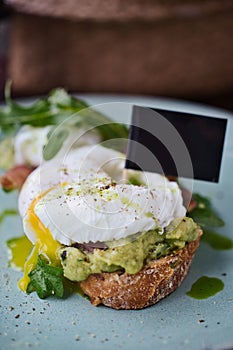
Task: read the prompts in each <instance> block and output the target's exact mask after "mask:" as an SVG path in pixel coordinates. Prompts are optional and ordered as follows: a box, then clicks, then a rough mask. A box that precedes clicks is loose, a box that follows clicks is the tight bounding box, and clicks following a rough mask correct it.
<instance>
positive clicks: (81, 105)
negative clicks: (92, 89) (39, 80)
mask: <svg viewBox="0 0 233 350" xmlns="http://www.w3.org/2000/svg"><path fill="white" fill-rule="evenodd" d="M5 100H6V106H5V107H0V136H1V134H4V136H6V134H14V133H16V132H17V130H18V129H19V127H20V126H22V125H25V124H27V125H31V126H34V127H37V126H38V127H39V126H40V127H42V126H46V125H56V126H58V125H60V126H59V128H58V131H57V133H55V134H54V133H53V134H52V135H50V136H51V137H50V138H49V142H48V145H46V148H45V149H44V158H45V160H50V159H51V158H53V157H54V156H55V155H56V154H57V152H58V151H59V150H60V148H61V147H62V145H63V143H64V141H65V140H66V138H67V137H68V136H69V131H70V130H71V129H73V130H74V128H83V129H84V130H89V129H95V131H97V132H98V133H99V134H100V136H101V138H102V141H105V140H111V139H116V138H121V139H123V138H126V139H127V138H128V129H127V128H126V127H125V126H124V125H122V124H119V123H113V122H112V120H111V119H109V118H108V117H106V116H104V115H103V114H102V113H100V112H98V111H96V110H94V109H92V108H90V107H88V104H87V103H86V102H84V101H83V100H80V99H77V98H75V97H73V96H71V95H70V94H68V93H67V92H66V91H65V90H64V89H62V88H57V89H55V90H53V91H51V92H50V93H49V95H48V97H47V98H41V99H39V100H37V101H35V102H34V103H32V104H31V105H22V104H18V103H16V102H15V101H13V100H12V99H11V96H10V83H7V84H6V88H5ZM70 117H72V118H70ZM64 121H65V123H64V124H63V122H64ZM67 127H68V128H67ZM70 127H71V128H70ZM63 129H65V130H63ZM0 138H1V137H0ZM113 146H114V145H113ZM113 148H116V147H113Z"/></svg>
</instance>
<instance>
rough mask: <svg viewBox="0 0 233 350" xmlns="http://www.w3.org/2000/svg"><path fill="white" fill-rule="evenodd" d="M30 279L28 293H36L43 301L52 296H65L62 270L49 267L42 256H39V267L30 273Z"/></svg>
mask: <svg viewBox="0 0 233 350" xmlns="http://www.w3.org/2000/svg"><path fill="white" fill-rule="evenodd" d="M29 277H30V283H29V284H28V288H27V293H31V292H34V291H36V293H37V294H38V296H39V298H41V299H44V298H46V297H48V296H51V295H55V296H57V297H59V298H62V296H63V294H64V286H63V280H62V277H63V269H62V268H60V267H57V266H52V265H49V264H48V263H47V262H46V260H45V259H44V258H43V257H42V256H38V261H37V266H36V268H35V270H32V271H31V272H30V273H29Z"/></svg>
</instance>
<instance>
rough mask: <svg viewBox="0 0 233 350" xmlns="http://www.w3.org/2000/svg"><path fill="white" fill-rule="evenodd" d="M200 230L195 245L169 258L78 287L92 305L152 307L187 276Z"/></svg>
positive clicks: (103, 275)
mask: <svg viewBox="0 0 233 350" xmlns="http://www.w3.org/2000/svg"><path fill="white" fill-rule="evenodd" d="M201 235H202V230H201V229H200V230H199V236H198V238H197V239H196V240H195V241H192V242H189V243H187V244H186V245H185V247H184V248H182V249H180V250H178V251H176V252H175V253H173V254H170V255H168V256H165V257H162V258H159V259H157V260H153V261H151V262H150V263H148V264H147V265H146V266H144V268H143V269H142V270H140V271H139V272H138V273H136V274H134V275H129V274H127V273H120V272H119V273H118V272H113V273H98V274H93V275H90V276H89V278H88V279H87V280H85V281H83V282H81V283H80V287H81V289H82V290H83V292H84V293H85V294H86V295H87V296H89V298H90V301H91V303H92V304H93V305H95V306H97V305H99V304H103V305H105V306H108V307H111V308H114V309H142V308H145V307H147V306H150V305H154V304H155V303H157V302H158V301H160V300H161V299H163V298H165V297H166V296H167V295H169V294H170V293H172V292H173V291H174V290H176V289H177V288H178V287H179V286H180V284H181V283H182V281H183V279H184V278H185V276H186V275H187V273H188V271H189V268H190V265H191V262H192V260H193V257H194V255H195V252H196V250H197V248H198V246H199V241H200V237H201Z"/></svg>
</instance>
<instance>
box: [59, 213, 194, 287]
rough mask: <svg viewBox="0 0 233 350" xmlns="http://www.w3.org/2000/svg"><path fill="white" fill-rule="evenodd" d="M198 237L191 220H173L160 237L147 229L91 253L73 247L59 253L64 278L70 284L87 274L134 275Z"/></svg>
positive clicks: (155, 232) (86, 276) (82, 278)
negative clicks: (120, 273)
mask: <svg viewBox="0 0 233 350" xmlns="http://www.w3.org/2000/svg"><path fill="white" fill-rule="evenodd" d="M197 236H198V226H197V224H195V223H194V221H193V220H192V219H191V218H187V217H184V218H183V219H179V220H177V219H176V220H174V221H173V222H172V223H171V224H170V225H169V226H168V227H167V228H166V230H165V231H164V233H163V234H161V233H159V231H158V230H151V231H148V232H143V233H140V234H136V235H132V236H130V237H127V238H124V239H120V240H118V241H110V242H105V243H106V245H107V246H108V248H107V249H94V251H93V253H90V252H88V251H85V250H81V249H78V248H76V247H62V248H61V249H60V250H59V255H60V259H61V263H62V266H63V269H64V276H65V277H67V278H68V279H69V280H71V281H84V280H85V279H87V278H88V276H89V275H91V274H93V273H101V272H114V271H117V270H122V271H125V272H126V273H129V274H134V273H137V272H138V271H140V270H141V269H142V267H143V265H144V264H146V263H148V262H149V261H151V260H154V259H157V258H159V257H161V256H165V255H168V254H170V253H171V252H173V251H175V250H177V249H181V248H183V247H184V246H185V244H186V242H191V241H194V240H195V239H196V238H197Z"/></svg>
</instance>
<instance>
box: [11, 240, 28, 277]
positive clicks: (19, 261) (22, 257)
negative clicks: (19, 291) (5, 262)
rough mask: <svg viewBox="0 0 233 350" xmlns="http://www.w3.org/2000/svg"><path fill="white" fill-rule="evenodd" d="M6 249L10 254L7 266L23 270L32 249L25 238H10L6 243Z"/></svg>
mask: <svg viewBox="0 0 233 350" xmlns="http://www.w3.org/2000/svg"><path fill="white" fill-rule="evenodd" d="M7 247H8V249H9V251H10V253H11V258H10V261H9V265H10V266H11V267H13V268H16V269H20V270H23V268H24V264H25V261H26V260H27V257H28V255H29V253H30V251H31V249H32V247H33V245H32V243H31V242H30V241H29V239H28V238H27V236H22V237H16V238H12V239H10V240H9V241H7Z"/></svg>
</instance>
